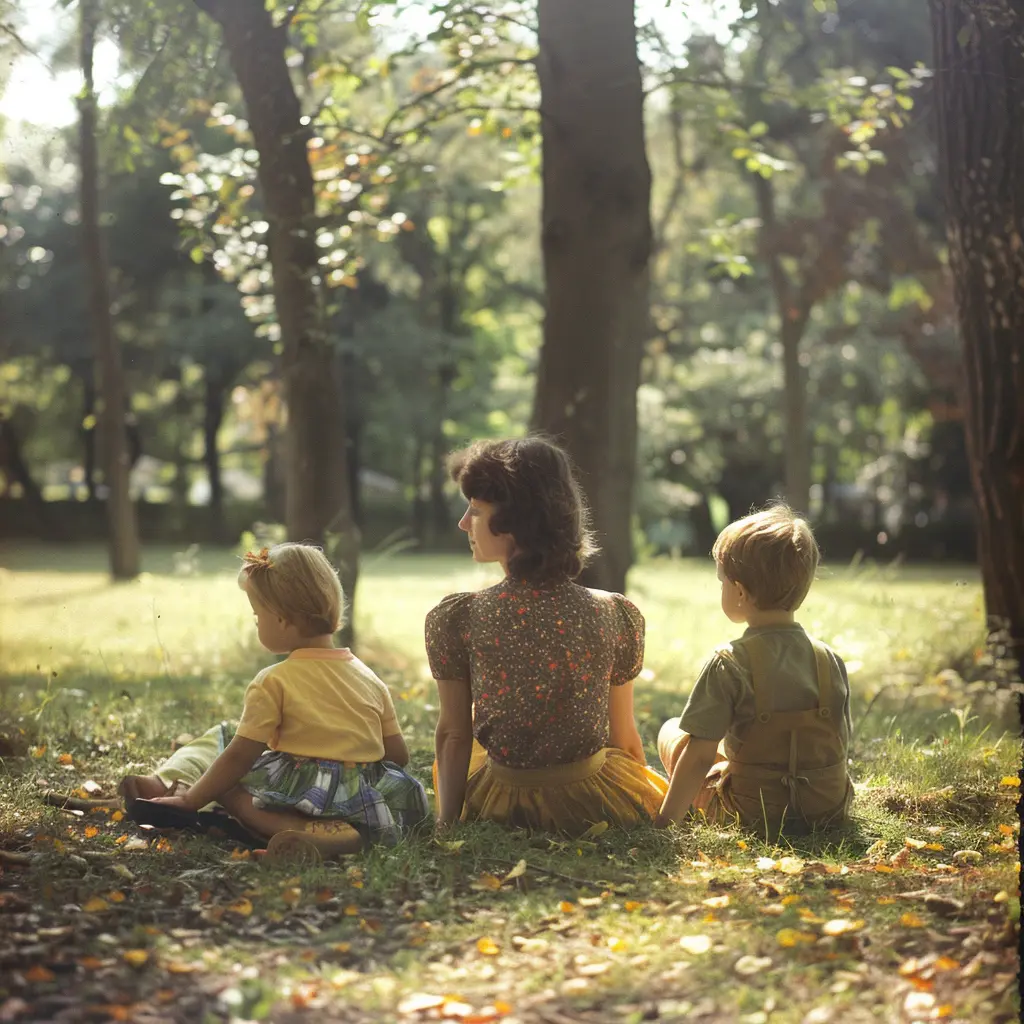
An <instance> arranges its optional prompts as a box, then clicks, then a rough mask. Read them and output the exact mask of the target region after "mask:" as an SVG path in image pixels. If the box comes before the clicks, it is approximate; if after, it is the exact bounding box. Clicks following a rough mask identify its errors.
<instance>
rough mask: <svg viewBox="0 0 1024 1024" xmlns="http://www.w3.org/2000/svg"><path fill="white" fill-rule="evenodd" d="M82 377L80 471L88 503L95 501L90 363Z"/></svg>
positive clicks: (93, 391) (92, 369) (93, 384)
mask: <svg viewBox="0 0 1024 1024" xmlns="http://www.w3.org/2000/svg"><path fill="white" fill-rule="evenodd" d="M76 372H78V371H77V370H76ZM81 377H82V426H81V428H80V429H81V434H80V436H81V438H82V469H83V472H84V473H85V491H86V495H87V496H88V500H89V501H95V500H96V427H95V424H90V425H87V424H89V420H90V418H91V417H95V415H96V377H95V367H94V364H93V363H92V362H90V363H89V365H88V366H86V367H84V369H83V370H82V371H81Z"/></svg>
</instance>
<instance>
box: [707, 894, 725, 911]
mask: <svg viewBox="0 0 1024 1024" xmlns="http://www.w3.org/2000/svg"><path fill="white" fill-rule="evenodd" d="M703 905H704V906H705V907H712V908H713V909H714V910H721V909H722V908H723V907H727V906H729V897H728V896H727V895H724V896H710V897H708V899H706V900H704V902H703Z"/></svg>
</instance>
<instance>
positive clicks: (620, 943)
mask: <svg viewBox="0 0 1024 1024" xmlns="http://www.w3.org/2000/svg"><path fill="white" fill-rule="evenodd" d="M607 944H608V948H609V949H610V950H611V951H612V952H613V953H621V952H622V951H623V950H624V949H625V948H626V941H625V939H620V938H618V937H617V936H611V937H610V938H609V939H608V943H607Z"/></svg>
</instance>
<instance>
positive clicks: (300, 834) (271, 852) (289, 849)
mask: <svg viewBox="0 0 1024 1024" xmlns="http://www.w3.org/2000/svg"><path fill="white" fill-rule="evenodd" d="M362 848H363V837H362V836H361V835H360V834H359V833H358V832H357V831H356V830H355V829H354V828H353V827H352V826H351V825H347V824H345V822H343V821H315V822H311V823H310V825H308V826H307V827H306V828H304V829H285V831H283V832H278V833H277V834H276V835H273V836H271V837H270V841H269V842H268V843H267V852H266V854H265V855H264V859H265V860H267V861H271V862H273V861H282V862H283V861H288V862H289V863H293V864H294V863H299V864H305V865H309V866H312V865H314V864H319V863H321V861H324V860H329V859H330V858H332V857H343V856H345V855H346V854H349V853H359V851H360V850H362Z"/></svg>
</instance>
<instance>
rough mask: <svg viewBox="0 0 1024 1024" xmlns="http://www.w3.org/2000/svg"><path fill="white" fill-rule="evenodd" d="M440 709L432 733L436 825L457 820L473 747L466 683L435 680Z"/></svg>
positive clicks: (470, 694) (470, 692) (470, 706)
mask: <svg viewBox="0 0 1024 1024" xmlns="http://www.w3.org/2000/svg"><path fill="white" fill-rule="evenodd" d="M437 692H438V695H439V697H440V700H441V712H440V714H439V715H438V719H437V729H436V730H435V732H434V751H435V755H436V757H437V789H438V793H437V802H438V813H437V823H438V825H449V824H452V823H453V822H456V821H458V820H459V818H460V817H461V815H462V805H463V803H464V802H465V799H466V777H467V775H468V773H469V757H470V754H471V752H472V749H473V694H472V691H471V690H470V688H469V686H468V685H467V684H466V683H456V682H450V681H448V680H444V679H439V680H437Z"/></svg>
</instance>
